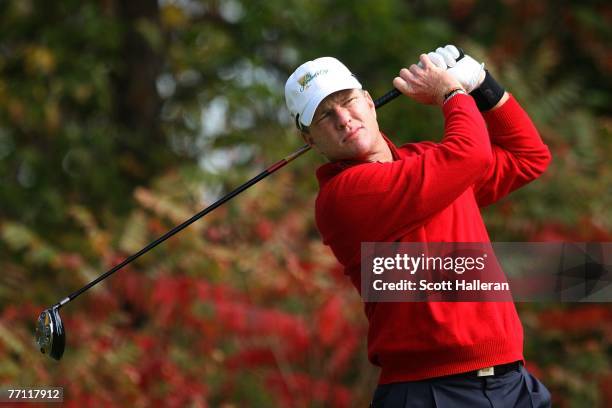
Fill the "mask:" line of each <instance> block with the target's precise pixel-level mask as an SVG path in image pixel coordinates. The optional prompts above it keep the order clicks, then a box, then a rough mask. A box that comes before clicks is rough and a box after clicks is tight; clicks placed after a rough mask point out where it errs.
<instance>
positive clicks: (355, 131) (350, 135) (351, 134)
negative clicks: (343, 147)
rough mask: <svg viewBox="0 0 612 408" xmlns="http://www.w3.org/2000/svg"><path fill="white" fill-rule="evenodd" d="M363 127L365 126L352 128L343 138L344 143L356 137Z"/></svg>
mask: <svg viewBox="0 0 612 408" xmlns="http://www.w3.org/2000/svg"><path fill="white" fill-rule="evenodd" d="M361 129H363V126H360V127H358V128H355V129H353V130H351V131H350V132H349V133H348V134H347V135H346V136H344V138H343V139H342V143H346V142H348V141H349V140H351V139H353V138H355V137H356V136H357V134H358V133H359V131H360V130H361Z"/></svg>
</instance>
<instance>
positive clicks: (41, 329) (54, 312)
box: [36, 48, 464, 360]
mask: <svg viewBox="0 0 612 408" xmlns="http://www.w3.org/2000/svg"><path fill="white" fill-rule="evenodd" d="M458 51H459V56H458V57H457V61H459V60H460V59H462V58H463V56H464V53H463V50H462V49H461V48H458ZM399 95H401V92H400V91H398V90H397V89H395V88H393V89H392V90H390V91H389V92H387V93H386V94H384V95H383V96H381V97H380V98H378V99H376V100H375V101H374V106H375V108H376V109H378V108H380V107H381V106H383V105H385V104H387V103H388V102H390V101H392V100H393V99H395V98H397V97H398V96H399ZM308 150H310V145H304V146H302V147H300V148H299V149H298V150H296V151H295V152H293V153H291V154H290V155H289V156H287V157H285V158H283V159H281V160H279V161H277V162H276V163H274V164H273V165H271V166H269V167H268V168H266V169H265V170H264V171H262V172H261V173H259V174H258V175H257V176H255V177H253V178H252V179H250V180H249V181H247V182H246V183H244V184H242V185H241V186H239V187H237V188H236V189H234V190H232V191H231V192H229V193H228V194H226V195H225V196H223V197H221V198H220V199H218V200H217V201H215V202H214V203H213V204H211V205H209V206H208V207H206V208H205V209H203V210H202V211H200V212H199V213H197V214H195V215H194V216H193V217H191V218H190V219H188V220H187V221H185V222H183V223H182V224H180V225H177V226H176V227H174V228H173V229H171V230H170V231H168V232H166V233H165V234H164V235H162V236H161V237H159V238H157V239H156V240H155V241H153V242H151V243H150V244H148V245H147V246H145V247H144V248H142V249H141V250H140V251H138V252H136V253H135V254H132V255H130V256H129V257H127V258H126V259H124V260H123V261H122V262H121V263H119V264H118V265H116V266H114V267H113V268H112V269H110V270H108V271H107V272H105V273H103V274H102V275H100V276H99V277H98V278H96V279H94V280H93V281H91V282H90V283H88V284H87V285H85V286H83V287H82V288H81V289H79V290H77V291H75V292H73V293H72V294H70V295H68V296H67V297H65V298H64V299H62V300H61V301H59V302H58V303H56V304H55V305H53V306H51V307H50V308H48V309H45V310H44V311H43V312H42V313H41V314H40V315H39V316H38V321H37V323H36V344H37V345H38V348H39V349H40V351H41V353H43V354H48V355H49V356H50V357H51V358H53V359H55V360H59V359H61V358H62V356H63V354H64V348H65V346H66V330H65V328H64V325H63V323H62V319H61V317H60V314H59V309H60V308H61V307H62V306H64V305H65V304H67V303H68V302H71V301H73V300H74V299H76V298H77V297H78V296H79V295H80V294H81V293H83V292H85V291H86V290H88V289H90V288H91V287H92V286H95V285H97V284H98V283H99V282H101V281H103V280H104V279H106V278H108V277H109V276H110V275H112V274H113V273H115V272H117V271H118V270H120V269H121V268H123V267H124V266H126V265H127V264H129V263H130V262H132V261H134V260H135V259H136V258H138V257H140V256H141V255H143V254H145V253H147V252H148V251H150V250H151V249H153V248H155V247H156V246H157V245H159V244H161V243H162V242H164V241H165V240H167V239H168V238H170V237H171V236H173V235H175V234H177V233H178V232H180V231H182V230H183V229H185V228H187V227H188V226H189V225H191V224H193V223H194V222H196V221H197V220H199V219H200V218H202V217H204V216H205V215H206V214H208V213H210V212H211V211H213V210H214V209H216V208H217V207H219V206H221V205H223V204H224V203H226V202H227V201H229V200H231V199H232V198H234V197H235V196H237V195H238V194H240V193H241V192H243V191H244V190H246V189H248V188H249V187H251V186H253V185H254V184H256V183H258V182H259V181H261V180H263V179H264V178H266V177H268V176H269V175H270V174H272V173H274V172H276V171H277V170H279V169H280V168H282V167H284V166H285V165H286V164H287V163H289V162H290V161H292V160H294V159H296V158H298V157H299V156H301V155H302V154H304V153H306V152H307V151H308Z"/></svg>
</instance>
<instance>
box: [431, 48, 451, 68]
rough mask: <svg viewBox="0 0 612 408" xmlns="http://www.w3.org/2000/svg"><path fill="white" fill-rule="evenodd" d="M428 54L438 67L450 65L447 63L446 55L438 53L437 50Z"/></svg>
mask: <svg viewBox="0 0 612 408" xmlns="http://www.w3.org/2000/svg"><path fill="white" fill-rule="evenodd" d="M427 56H428V57H429V59H430V60H431V62H433V63H434V64H435V65H436V66H437V67H438V68H440V69H446V68H447V66H448V65H447V64H446V61H445V59H444V57H443V56H441V55H440V54H438V53H437V52H430V53H429V54H427Z"/></svg>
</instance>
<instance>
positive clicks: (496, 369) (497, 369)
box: [465, 361, 523, 377]
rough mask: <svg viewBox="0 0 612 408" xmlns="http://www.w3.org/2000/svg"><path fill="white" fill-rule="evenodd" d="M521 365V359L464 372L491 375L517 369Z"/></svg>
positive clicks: (482, 375) (472, 374)
mask: <svg viewBox="0 0 612 408" xmlns="http://www.w3.org/2000/svg"><path fill="white" fill-rule="evenodd" d="M521 365H523V362H522V361H513V362H512V363H506V364H500V365H496V366H493V367H486V368H481V369H480V370H475V371H469V372H467V373H465V374H466V375H469V376H474V377H491V376H496V375H504V374H506V373H509V372H510V371H519V370H520V369H521Z"/></svg>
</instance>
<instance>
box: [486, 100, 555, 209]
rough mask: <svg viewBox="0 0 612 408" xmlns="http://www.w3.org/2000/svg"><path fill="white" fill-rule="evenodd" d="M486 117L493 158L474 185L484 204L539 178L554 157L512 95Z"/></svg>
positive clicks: (490, 202) (492, 201) (487, 113)
mask: <svg viewBox="0 0 612 408" xmlns="http://www.w3.org/2000/svg"><path fill="white" fill-rule="evenodd" d="M483 117H484V119H485V121H486V122H487V128H488V131H489V137H490V139H491V148H492V150H493V162H492V163H491V165H490V166H489V168H488V169H487V170H486V171H485V172H484V174H483V176H482V178H480V179H479V180H478V182H477V183H476V184H475V185H474V191H475V194H476V200H477V201H478V205H479V206H481V207H483V206H486V205H489V204H492V203H494V202H496V201H497V200H499V199H501V198H503V197H505V196H506V195H508V194H509V193H510V192H512V191H514V190H516V189H517V188H519V187H521V186H523V185H525V184H527V183H529V182H530V181H532V180H534V179H536V178H538V177H539V176H540V175H541V174H542V173H543V172H544V171H545V170H546V168H547V167H548V164H549V163H550V160H551V155H550V151H549V150H548V147H547V146H546V145H545V144H544V143H543V142H542V139H541V138H540V135H539V134H538V131H537V130H536V128H535V126H534V124H533V122H532V121H531V119H530V118H529V116H528V115H527V113H526V112H525V111H524V110H523V109H522V108H521V106H520V105H519V104H518V102H517V101H516V99H514V97H513V96H512V95H510V98H509V99H508V100H507V101H506V103H504V105H502V106H501V107H499V108H498V109H496V110H494V111H490V112H485V113H484V114H483Z"/></svg>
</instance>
